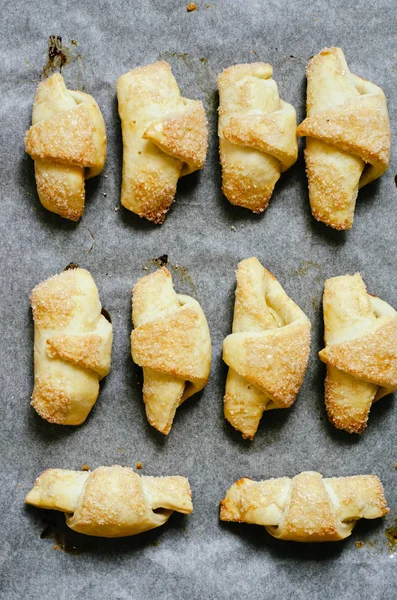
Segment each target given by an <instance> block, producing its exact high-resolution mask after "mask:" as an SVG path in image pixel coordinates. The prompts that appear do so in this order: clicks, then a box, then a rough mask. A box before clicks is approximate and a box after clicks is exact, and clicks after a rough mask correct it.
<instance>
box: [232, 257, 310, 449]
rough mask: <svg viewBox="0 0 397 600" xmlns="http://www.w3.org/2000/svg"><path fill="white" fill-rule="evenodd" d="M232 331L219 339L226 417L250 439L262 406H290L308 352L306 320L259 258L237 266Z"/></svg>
mask: <svg viewBox="0 0 397 600" xmlns="http://www.w3.org/2000/svg"><path fill="white" fill-rule="evenodd" d="M232 332H233V333H232V334H231V335H228V336H227V338H226V339H225V340H224V342H223V360H224V361H225V362H226V364H227V365H228V366H229V367H230V368H229V373H228V376H227V380H226V392H225V397H224V413H225V418H226V419H227V420H228V421H229V423H231V424H232V425H233V427H235V429H237V430H238V431H241V433H242V434H243V437H244V438H249V439H253V437H254V435H255V433H256V430H257V429H258V425H259V422H260V420H261V418H262V414H263V411H265V410H271V409H273V408H288V407H290V406H291V405H292V404H293V403H294V401H295V398H296V395H297V393H298V391H299V388H300V387H301V385H302V382H303V378H304V375H305V372H306V368H307V363H308V360H309V352H310V321H309V319H308V318H307V317H306V315H305V313H304V312H303V311H302V310H301V309H300V308H299V306H297V305H296V304H295V302H293V301H292V300H291V298H289V297H288V296H287V294H286V293H285V291H284V290H283V288H282V287H281V285H280V284H279V283H278V281H277V279H276V278H275V277H274V275H272V273H270V272H269V271H268V270H267V269H265V268H264V267H263V266H262V265H261V264H260V262H259V261H258V259H257V258H247V259H245V260H242V261H241V262H240V263H239V265H238V269H237V288H236V300H235V305H234V318H233V329H232Z"/></svg>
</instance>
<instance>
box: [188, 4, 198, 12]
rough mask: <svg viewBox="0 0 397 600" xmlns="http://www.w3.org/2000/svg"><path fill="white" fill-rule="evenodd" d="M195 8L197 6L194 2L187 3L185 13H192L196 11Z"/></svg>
mask: <svg viewBox="0 0 397 600" xmlns="http://www.w3.org/2000/svg"><path fill="white" fill-rule="evenodd" d="M196 8H197V4H196V3H195V2H189V4H188V5H187V7H186V10H187V12H193V11H194V10H196Z"/></svg>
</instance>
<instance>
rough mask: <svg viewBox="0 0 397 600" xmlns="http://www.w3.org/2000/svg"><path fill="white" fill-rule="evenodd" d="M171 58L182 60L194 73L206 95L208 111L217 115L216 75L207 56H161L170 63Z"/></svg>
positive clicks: (172, 53)
mask: <svg viewBox="0 0 397 600" xmlns="http://www.w3.org/2000/svg"><path fill="white" fill-rule="evenodd" d="M170 58H177V59H179V60H181V61H182V62H183V63H184V64H185V65H186V66H187V68H188V69H189V70H190V71H193V72H194V74H195V76H196V82H197V85H198V87H199V89H200V90H201V91H202V92H203V94H204V98H205V99H204V102H205V105H206V108H207V111H208V112H209V113H210V114H211V115H212V114H213V115H216V113H217V108H218V95H217V92H216V74H215V73H213V72H212V70H211V67H210V65H209V63H208V58H207V57H205V56H200V57H195V56H192V55H191V54H188V53H187V52H170V51H166V52H162V53H161V54H160V56H159V60H166V61H169V59H170Z"/></svg>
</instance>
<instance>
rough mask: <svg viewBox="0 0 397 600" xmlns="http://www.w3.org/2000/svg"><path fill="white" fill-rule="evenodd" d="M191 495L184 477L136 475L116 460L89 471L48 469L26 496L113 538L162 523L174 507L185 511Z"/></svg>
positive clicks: (71, 522)
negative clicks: (108, 464) (119, 464)
mask: <svg viewBox="0 0 397 600" xmlns="http://www.w3.org/2000/svg"><path fill="white" fill-rule="evenodd" d="M191 496H192V494H191V491H190V486H189V481H188V480H187V479H186V478H185V477H178V476H176V477H147V476H144V475H141V476H139V475H138V474H137V473H135V472H134V471H133V469H131V468H129V467H120V466H118V465H115V466H113V467H98V468H97V469H95V470H94V471H92V472H90V471H88V472H87V471H67V470H65V469H48V470H47V471H44V473H42V474H41V475H40V477H38V478H37V479H36V482H35V484H34V487H33V488H32V489H31V490H30V492H29V493H28V494H27V496H26V498H25V502H26V503H27V504H32V505H33V506H38V507H39V508H47V509H53V510H60V511H63V512H64V513H65V516H66V524H67V525H68V527H70V529H73V530H74V531H77V532H78V533H85V534H86V535H94V536H100V537H108V538H117V537H125V536H128V535H136V534H137V533H143V532H144V531H148V530H149V529H154V528H155V527H160V526H161V525H164V523H166V522H167V521H168V519H169V518H170V516H171V515H172V513H173V512H174V511H175V510H176V511H177V512H180V513H183V514H185V515H188V514H189V513H191V512H192V510H193V506H192V500H191Z"/></svg>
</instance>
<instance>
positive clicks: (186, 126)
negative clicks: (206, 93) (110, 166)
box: [117, 61, 208, 223]
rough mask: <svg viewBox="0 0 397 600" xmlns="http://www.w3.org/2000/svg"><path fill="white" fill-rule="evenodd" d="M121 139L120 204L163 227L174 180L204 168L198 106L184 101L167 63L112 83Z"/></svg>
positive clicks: (203, 132)
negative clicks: (119, 121) (117, 106)
mask: <svg viewBox="0 0 397 600" xmlns="http://www.w3.org/2000/svg"><path fill="white" fill-rule="evenodd" d="M117 98H118V102H119V115H120V120H121V128H122V134H123V178H122V185H121V204H122V205H123V206H125V208H128V210H131V211H132V212H134V213H136V214H138V215H140V216H141V217H145V219H148V220H149V221H153V222H154V223H162V222H163V221H164V219H165V215H166V213H167V211H168V209H169V207H170V206H171V204H172V202H173V200H174V197H175V192H176V185H177V183H178V179H179V178H180V177H182V176H183V175H188V174H190V173H193V172H194V171H197V170H199V169H202V168H203V167H204V162H205V157H206V153H207V138H208V131H207V119H206V115H205V110H204V106H203V103H202V102H201V101H199V100H188V99H187V98H183V97H182V96H181V93H180V91H179V87H178V84H177V82H176V81H175V78H174V76H173V74H172V72H171V67H170V65H169V64H168V63H166V62H164V61H161V62H156V63H154V64H152V65H148V66H147V67H139V68H138V69H134V70H133V71H129V72H128V73H125V74H124V75H122V76H121V77H120V78H119V80H118V81H117Z"/></svg>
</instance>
